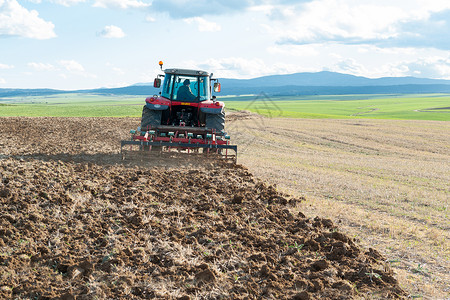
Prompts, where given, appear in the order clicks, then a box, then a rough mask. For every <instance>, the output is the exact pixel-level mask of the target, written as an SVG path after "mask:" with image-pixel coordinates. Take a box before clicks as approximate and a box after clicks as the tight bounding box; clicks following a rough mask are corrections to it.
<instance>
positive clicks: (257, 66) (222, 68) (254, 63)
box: [186, 57, 273, 78]
mask: <svg viewBox="0 0 450 300" xmlns="http://www.w3.org/2000/svg"><path fill="white" fill-rule="evenodd" d="M186 67H189V68H194V69H203V70H205V71H211V72H214V74H215V77H222V78H237V77H240V78H254V77H259V76H263V75H268V74H270V73H271V72H272V71H273V69H271V68H269V67H268V66H267V65H266V64H265V63H264V61H263V60H262V59H258V58H253V59H246V58H242V57H228V58H222V59H209V60H207V61H205V62H202V63H199V64H196V63H193V62H187V63H186Z"/></svg>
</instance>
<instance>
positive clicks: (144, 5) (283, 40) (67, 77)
mask: <svg viewBox="0 0 450 300" xmlns="http://www.w3.org/2000/svg"><path fill="white" fill-rule="evenodd" d="M160 60H162V61H164V67H168V68H169V67H179V68H199V69H203V70H206V71H209V72H213V73H214V74H215V76H216V77H221V78H225V77H226V78H254V77H259V76H265V75H271V74H290V73H296V72H316V71H323V70H328V71H334V72H341V73H347V74H353V75H357V76H366V77H371V78H377V77H383V76H415V77H428V78H443V79H450V1H448V0H395V1H392V0H389V1H387V0H378V1H373V0H298V1H294V0H262V1H254V0H197V1H191V0H23V1H17V0H0V88H56V89H66V90H74V89H84V88H86V89H87V88H97V87H119V86H126V85H130V84H134V83H141V82H152V81H153V78H154V77H155V75H157V74H158V73H159V72H158V70H159V66H158V62H159V61H160Z"/></svg>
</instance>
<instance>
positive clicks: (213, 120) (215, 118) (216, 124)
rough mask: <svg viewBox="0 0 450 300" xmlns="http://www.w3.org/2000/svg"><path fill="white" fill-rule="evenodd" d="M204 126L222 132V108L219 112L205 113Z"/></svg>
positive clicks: (223, 124)
mask: <svg viewBox="0 0 450 300" xmlns="http://www.w3.org/2000/svg"><path fill="white" fill-rule="evenodd" d="M206 128H212V129H215V130H216V132H223V131H224V130H225V111H223V110H222V112H221V113H220V114H206Z"/></svg>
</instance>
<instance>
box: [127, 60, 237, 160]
mask: <svg viewBox="0 0 450 300" xmlns="http://www.w3.org/2000/svg"><path fill="white" fill-rule="evenodd" d="M159 64H160V66H161V70H162V62H160V63H159ZM161 77H164V82H163V84H162V89H161V92H160V93H159V96H157V95H154V96H152V97H148V98H147V99H145V106H144V108H143V110H142V119H141V126H140V127H138V129H137V130H132V131H131V134H132V138H131V140H128V141H122V149H123V146H124V145H130V147H132V146H133V145H139V149H140V150H149V151H158V152H174V151H175V152H187V153H202V154H206V155H208V154H209V153H216V154H219V156H220V157H224V158H227V159H228V158H231V159H234V161H236V157H237V146H236V145H231V144H230V136H229V135H228V134H227V133H226V132H225V111H224V107H225V104H224V103H223V102H221V101H217V100H216V96H212V90H214V92H220V83H219V82H218V80H217V79H213V78H212V74H209V73H208V72H205V71H199V70H187V69H166V70H164V75H158V76H157V78H156V79H155V81H154V87H156V88H161ZM211 83H214V84H213V85H211ZM122 153H123V152H122Z"/></svg>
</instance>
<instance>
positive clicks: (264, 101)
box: [0, 94, 450, 121]
mask: <svg viewBox="0 0 450 300" xmlns="http://www.w3.org/2000/svg"><path fill="white" fill-rule="evenodd" d="M144 99H145V97H144V96H103V95H86V94H64V95H55V96H46V97H42V96H41V97H14V98H0V116H31V117H37V116H49V117H138V116H140V115H141V112H142V105H143V104H144ZM219 99H220V100H222V101H225V103H226V107H227V108H228V109H232V110H249V111H252V112H256V113H259V114H262V115H266V116H270V117H287V118H309V119H319V118H329V119H346V118H367V119H402V120H440V121H448V120H450V95H448V94H427V95H337V96H283V97H268V96H241V97H222V98H220V97H219Z"/></svg>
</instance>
